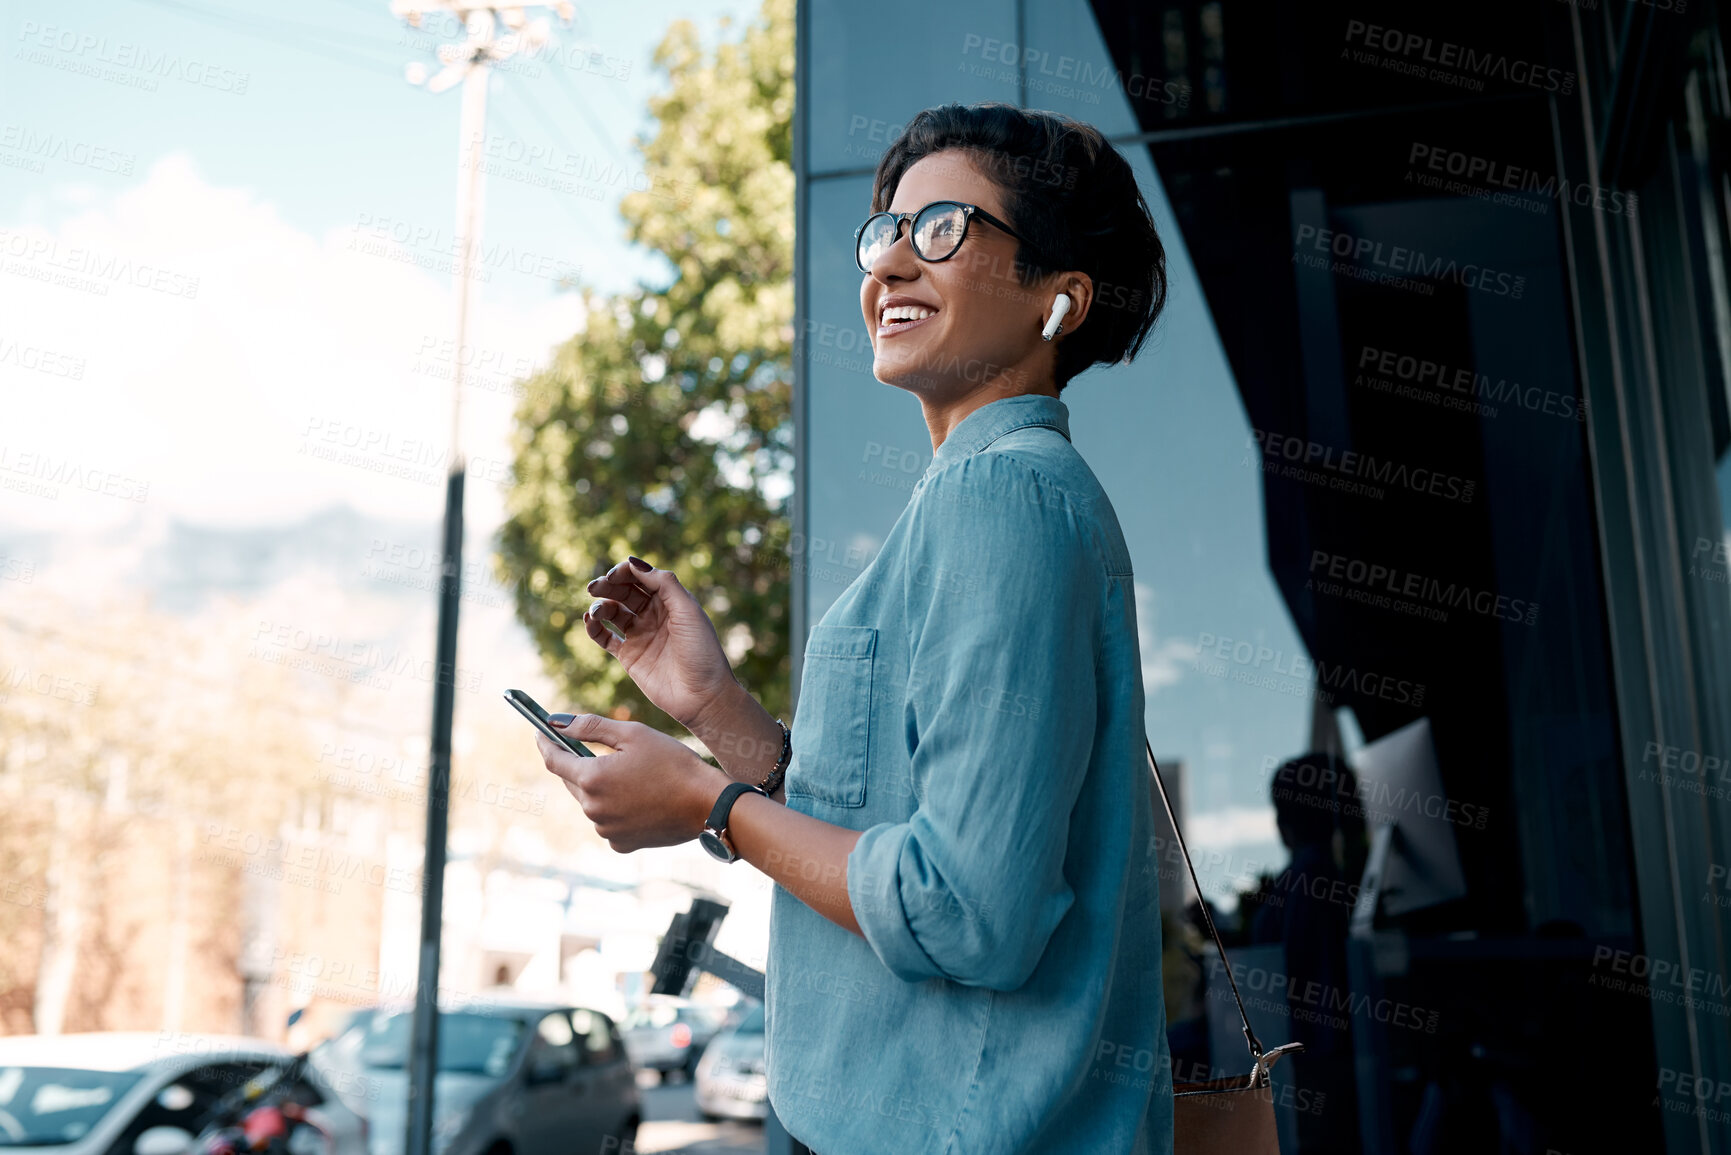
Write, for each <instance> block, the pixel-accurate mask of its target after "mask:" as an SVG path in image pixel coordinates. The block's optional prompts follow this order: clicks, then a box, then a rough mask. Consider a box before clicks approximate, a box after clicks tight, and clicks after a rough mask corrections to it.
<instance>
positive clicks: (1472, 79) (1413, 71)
mask: <svg viewBox="0 0 1731 1155" xmlns="http://www.w3.org/2000/svg"><path fill="white" fill-rule="evenodd" d="M1346 42H1347V43H1348V44H1359V45H1362V46H1363V47H1364V49H1366V50H1367V51H1365V52H1361V53H1358V54H1355V55H1354V57H1353V59H1355V60H1357V61H1358V62H1359V63H1361V64H1377V65H1379V66H1381V67H1383V68H1387V69H1389V70H1390V71H1393V72H1403V73H1406V74H1408V75H1412V76H1420V77H1423V78H1425V79H1428V80H1438V81H1444V82H1447V83H1452V84H1455V85H1457V86H1458V87H1462V88H1468V89H1471V90H1473V91H1483V89H1484V86H1485V85H1484V82H1485V81H1486V80H1487V79H1489V80H1502V81H1506V82H1508V83H1510V84H1517V85H1522V86H1524V87H1528V88H1536V89H1538V90H1539V91H1541V92H1555V93H1558V94H1559V95H1562V96H1567V95H1569V94H1570V93H1571V92H1573V91H1574V90H1575V74H1574V73H1573V72H1565V71H1563V70H1562V69H1560V68H1547V67H1546V66H1545V65H1542V64H1534V63H1532V62H1531V61H1527V60H1520V59H1515V58H1510V57H1508V56H1504V55H1503V54H1502V53H1500V52H1481V51H1479V50H1478V49H1475V48H1471V47H1467V46H1465V45H1461V44H1456V43H1454V42H1453V41H1449V40H1438V39H1436V38H1435V37H1432V36H1426V35H1424V34H1422V33H1419V32H1402V31H1401V30H1399V29H1398V28H1384V27H1383V26H1382V25H1380V24H1366V23H1365V22H1364V21H1362V20H1348V21H1347V22H1346ZM1377 53H1383V54H1385V55H1384V56H1383V57H1382V58H1381V59H1378V58H1377V55H1376V54H1377Z"/></svg>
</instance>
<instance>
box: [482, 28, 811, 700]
mask: <svg viewBox="0 0 1731 1155" xmlns="http://www.w3.org/2000/svg"><path fill="white" fill-rule="evenodd" d="M793 27H794V26H793V0H765V2H764V5H763V8H762V10H761V11H760V13H759V15H758V18H757V19H756V20H755V21H754V22H753V23H751V24H750V25H749V26H748V27H747V28H746V29H745V31H744V34H743V36H742V37H740V38H739V39H737V40H732V39H728V38H727V37H726V36H725V35H724V36H723V38H722V42H721V43H720V44H718V45H717V47H716V48H715V50H714V52H713V54H709V53H706V52H705V50H704V48H703V46H702V44H701V42H700V41H699V38H698V34H697V30H696V29H695V28H694V27H693V26H692V25H691V23H690V22H688V21H683V20H682V21H679V22H678V23H675V24H674V25H673V26H672V27H671V28H669V29H668V32H667V35H666V36H665V37H664V38H663V40H662V42H661V45H660V46H659V47H658V48H657V50H656V53H655V65H656V67H657V69H658V70H660V71H662V72H664V73H665V74H666V76H667V77H668V78H669V81H670V86H669V88H668V91H666V93H665V94H663V95H661V96H659V97H657V98H655V99H654V100H653V101H652V102H651V105H650V111H651V113H652V114H653V116H654V118H655V121H656V125H655V128H654V129H653V131H652V132H651V133H650V134H649V135H648V136H647V138H645V137H643V136H640V137H638V138H637V140H636V141H635V144H636V147H637V148H638V149H640V150H641V152H642V154H643V158H644V168H645V172H646V174H647V176H648V177H649V182H648V184H649V187H648V188H647V189H646V190H645V191H639V192H633V193H631V194H629V195H627V196H626V197H625V198H624V199H623V200H622V202H621V206H620V208H621V213H622V215H623V216H624V218H625V221H626V225H627V236H628V237H629V238H630V239H631V241H632V242H633V243H635V244H640V245H644V246H647V247H648V248H651V249H653V250H654V251H656V252H658V253H660V254H661V255H662V256H663V257H665V258H666V260H667V261H668V263H669V264H670V265H671V266H672V274H671V279H670V280H669V281H668V283H667V284H665V285H648V284H642V283H640V284H638V285H637V286H636V287H634V288H633V289H631V290H629V291H627V292H624V293H619V294H600V293H597V292H594V291H593V290H591V289H588V288H585V289H583V300H584V304H585V306H586V312H587V320H586V321H585V323H584V326H583V329H582V330H581V331H580V332H579V333H577V334H576V335H575V336H573V337H572V338H571V339H570V340H569V341H567V342H566V343H565V344H564V345H562V346H561V347H560V348H559V349H558V350H556V352H555V355H554V358H553V361H552V363H551V365H550V366H549V367H548V369H547V370H546V371H544V372H542V373H540V374H537V375H536V376H534V377H533V378H532V379H530V381H529V382H528V383H527V387H526V391H525V394H524V397H523V399H522V401H521V403H520V404H519V406H518V408H517V413H516V428H515V431H514V433H513V453H514V455H515V476H516V482H515V485H514V487H513V489H512V491H511V493H510V495H509V496H508V498H507V504H506V522H505V525H504V526H503V527H502V529H501V531H500V540H499V552H498V559H497V564H498V566H499V568H500V570H501V572H502V576H503V577H504V578H505V579H506V580H507V581H510V582H513V583H514V584H515V586H516V589H517V591H518V592H517V614H518V617H519V618H521V620H522V621H523V623H524V624H525V625H526V626H527V627H528V629H529V631H530V633H531V634H532V635H533V637H534V639H535V642H536V645H537V646H538V647H539V649H540V651H541V654H542V657H543V659H544V661H545V662H546V665H547V668H548V671H549V673H550V674H551V675H552V676H553V677H554V678H555V679H556V680H557V681H558V682H559V683H560V684H561V685H562V686H563V688H564V689H565V690H566V691H567V692H568V693H569V695H570V700H571V701H573V702H575V703H579V704H581V705H583V706H586V707H587V708H589V709H592V710H597V711H600V712H603V713H609V712H610V713H613V714H615V715H616V716H624V717H633V718H637V719H639V720H641V721H645V722H648V723H650V724H651V725H656V726H660V727H662V728H664V729H668V730H674V729H676V727H674V726H673V724H672V721H671V719H669V718H667V717H666V715H664V714H663V713H662V712H661V711H660V710H658V709H656V708H655V707H654V706H652V705H651V704H650V703H649V702H648V701H647V700H645V699H644V698H643V696H642V694H641V693H639V692H638V690H637V688H636V686H635V685H633V684H632V682H631V680H630V679H629V678H628V677H627V676H626V675H625V672H624V670H623V669H622V668H621V667H620V666H619V663H618V662H617V661H616V660H615V659H614V658H612V657H610V656H609V655H607V654H606V653H604V652H603V651H602V650H601V649H600V647H598V646H596V645H595V644H594V643H593V642H592V641H590V640H589V638H588V637H587V635H586V634H585V632H584V626H583V620H582V619H583V611H584V609H585V608H586V607H587V606H588V604H589V602H590V601H591V600H592V599H591V598H590V596H589V595H588V594H587V593H586V592H585V590H584V587H585V585H586V584H587V583H588V582H589V580H590V579H591V578H593V577H596V576H597V575H599V574H600V573H601V572H602V571H603V570H604V569H605V567H606V566H607V565H608V564H610V563H616V562H619V561H622V560H624V558H625V557H626V555H627V554H631V553H635V554H637V555H638V556H639V557H644V558H647V559H649V560H650V561H652V562H654V563H655V564H656V565H658V566H661V567H662V568H664V569H671V570H674V571H676V572H677V573H678V574H679V576H680V580H681V581H682V582H683V583H684V584H685V586H686V588H687V589H689V590H691V591H692V593H693V594H694V595H695V596H696V597H697V598H698V599H699V601H700V602H702V604H703V606H704V608H705V609H706V610H707V611H708V612H709V614H710V617H711V618H712V619H713V620H714V622H715V624H716V630H717V632H718V633H719V634H720V635H721V639H722V643H723V645H724V647H726V649H727V651H728V656H729V658H730V659H732V661H733V666H734V670H735V672H736V674H737V676H738V677H739V680H740V681H741V682H742V683H743V684H745V685H746V686H747V687H748V688H750V689H751V690H752V691H753V692H754V693H755V694H756V695H757V696H758V698H759V700H760V701H762V702H763V704H764V706H765V707H766V708H768V709H769V710H770V711H772V712H775V713H785V711H786V710H787V707H788V704H789V686H788V679H789V670H790V660H789V638H788V627H789V613H788V611H789V601H788V589H789V576H790V574H789V569H790V567H789V564H788V550H787V546H788V538H789V531H788V520H787V500H788V494H789V491H790V490H791V484H790V477H791V472H792V426H791V423H790V421H789V413H790V407H791V398H792V386H791V376H792V365H791V351H792V343H793V281H792V272H793V168H792V153H793ZM723 30H724V33H725V32H726V30H727V25H726V22H725V21H724V22H723Z"/></svg>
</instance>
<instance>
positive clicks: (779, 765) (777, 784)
mask: <svg viewBox="0 0 1731 1155" xmlns="http://www.w3.org/2000/svg"><path fill="white" fill-rule="evenodd" d="M775 724H776V725H777V726H780V727H781V757H780V758H778V759H776V762H775V769H773V770H771V771H770V772H769V776H768V777H767V778H765V779H764V780H763V781H762V782H759V783H758V784H757V788H758V789H759V790H762V791H763V792H764V793H765V794H774V793H775V792H776V791H777V790H779V789H781V780H782V778H783V777H784V776H785V775H786V774H787V765H788V763H789V762H791V761H793V733H792V731H790V730H789V729H788V728H787V723H786V722H783V721H782V720H781V719H780V718H777V719H776V720H775Z"/></svg>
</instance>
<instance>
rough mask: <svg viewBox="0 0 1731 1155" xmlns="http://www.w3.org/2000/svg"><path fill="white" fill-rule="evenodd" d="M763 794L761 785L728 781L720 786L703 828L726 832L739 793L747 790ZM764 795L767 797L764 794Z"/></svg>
mask: <svg viewBox="0 0 1731 1155" xmlns="http://www.w3.org/2000/svg"><path fill="white" fill-rule="evenodd" d="M748 791H749V792H750V793H753V794H764V791H763V788H762V787H761V786H753V785H752V784H751V783H749V782H729V783H728V784H727V785H726V786H723V787H722V788H721V794H720V795H719V796H718V797H717V798H716V799H715V805H714V806H713V807H712V808H711V809H710V811H709V821H708V822H706V823H704V829H706V830H713V831H714V832H715V833H717V834H726V833H727V822H728V819H729V818H730V817H731V816H732V814H733V804H734V803H735V802H737V801H738V800H739V796H740V795H741V794H744V793H747V792H748ZM764 797H766V798H767V797H768V795H767V794H764Z"/></svg>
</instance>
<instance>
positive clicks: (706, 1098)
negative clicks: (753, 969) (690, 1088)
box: [696, 1003, 769, 1120]
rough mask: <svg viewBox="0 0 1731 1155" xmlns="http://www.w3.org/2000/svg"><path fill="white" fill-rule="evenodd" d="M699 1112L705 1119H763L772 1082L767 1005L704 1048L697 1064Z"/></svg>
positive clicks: (756, 1007)
mask: <svg viewBox="0 0 1731 1155" xmlns="http://www.w3.org/2000/svg"><path fill="white" fill-rule="evenodd" d="M696 1083H697V1088H696V1090H697V1109H698V1110H699V1111H700V1112H702V1114H703V1117H704V1118H705V1119H711V1120H714V1119H722V1118H727V1119H763V1118H766V1117H767V1116H768V1115H769V1080H768V1079H767V1078H766V1077H765V1075H764V1069H763V1004H762V1003H757V1004H755V1005H753V1006H752V1007H751V1009H750V1010H748V1011H746V1012H745V1014H744V1016H743V1017H741V1018H740V1019H739V1021H738V1022H737V1023H735V1024H734V1025H733V1026H731V1027H727V1028H725V1029H724V1030H723V1031H722V1032H721V1033H720V1034H718V1035H716V1036H715V1038H714V1039H712V1040H711V1041H710V1044H709V1046H708V1047H706V1048H704V1051H703V1058H701V1059H699V1060H698V1062H697V1078H696Z"/></svg>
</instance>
